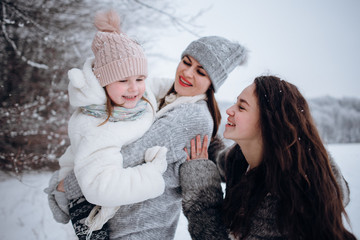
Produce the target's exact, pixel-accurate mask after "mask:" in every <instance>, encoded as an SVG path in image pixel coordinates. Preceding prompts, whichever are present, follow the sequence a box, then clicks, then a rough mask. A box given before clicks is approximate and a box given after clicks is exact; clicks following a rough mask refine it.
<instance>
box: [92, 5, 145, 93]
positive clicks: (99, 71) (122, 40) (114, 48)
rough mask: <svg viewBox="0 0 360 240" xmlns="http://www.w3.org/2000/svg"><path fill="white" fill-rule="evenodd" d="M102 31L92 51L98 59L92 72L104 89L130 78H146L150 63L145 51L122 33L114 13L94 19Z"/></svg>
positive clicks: (100, 14) (104, 13)
mask: <svg viewBox="0 0 360 240" xmlns="http://www.w3.org/2000/svg"><path fill="white" fill-rule="evenodd" d="M94 23H95V26H96V28H97V29H98V30H99V31H98V32H97V33H96V34H95V37H94V40H93V42H92V45H91V49H92V51H93V53H94V55H95V61H94V66H93V71H94V74H95V76H96V78H97V79H98V80H99V82H100V85H101V86H102V87H104V86H106V85H108V84H110V83H113V82H116V81H119V80H121V79H124V78H126V77H130V76H136V75H144V76H145V77H147V74H148V72H147V59H146V57H145V54H144V51H143V49H142V47H141V46H140V45H139V44H138V43H137V42H135V41H134V40H132V39H130V38H129V37H128V36H127V35H126V34H125V33H122V32H121V30H120V18H119V16H118V14H117V13H116V12H114V11H112V10H110V11H107V12H100V13H98V14H96V16H95V22H94Z"/></svg>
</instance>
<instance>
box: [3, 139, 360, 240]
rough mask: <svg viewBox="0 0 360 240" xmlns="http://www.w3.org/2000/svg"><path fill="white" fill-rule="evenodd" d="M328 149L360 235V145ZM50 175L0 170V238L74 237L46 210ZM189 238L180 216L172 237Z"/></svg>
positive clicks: (42, 239)
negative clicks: (344, 181) (347, 192)
mask: <svg viewBox="0 0 360 240" xmlns="http://www.w3.org/2000/svg"><path fill="white" fill-rule="evenodd" d="M328 149H329V150H330V152H331V154H332V155H333V157H334V158H335V159H336V161H337V163H338V164H339V166H340V169H341V170H342V173H343V175H344V176H345V178H346V179H347V181H348V182H349V185H350V191H351V195H350V198H351V201H350V204H349V205H348V206H347V207H346V211H347V213H348V215H349V217H350V221H351V223H352V229H353V232H354V233H355V235H356V237H357V238H360V174H359V172H358V171H359V169H360V144H333V145H329V146H328ZM50 176H51V173H50V172H41V173H32V174H26V175H23V176H18V177H15V176H9V175H7V174H5V173H3V172H0V191H1V192H2V196H1V198H0V218H1V222H2V223H1V224H0V239H2V240H19V239H28V240H45V239H47V240H62V239H69V240H71V239H76V238H75V237H74V234H73V229H72V227H71V225H70V224H67V225H63V224H59V223H56V222H55V220H54V219H53V217H52V214H51V212H50V210H49V207H48V204H47V196H46V195H45V194H44V192H43V189H44V188H45V187H46V186H47V182H48V180H49V177H50ZM190 239H191V238H190V236H189V234H188V231H187V221H186V218H185V217H184V216H183V215H181V217H180V221H179V225H178V229H177V231H176V236H175V240H190Z"/></svg>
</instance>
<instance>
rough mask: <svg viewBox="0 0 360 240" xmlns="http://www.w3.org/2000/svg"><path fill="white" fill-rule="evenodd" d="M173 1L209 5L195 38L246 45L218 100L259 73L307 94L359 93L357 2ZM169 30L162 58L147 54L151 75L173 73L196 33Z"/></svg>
mask: <svg viewBox="0 0 360 240" xmlns="http://www.w3.org/2000/svg"><path fill="white" fill-rule="evenodd" d="M175 2H176V1H175ZM177 2H178V3H177V4H178V5H179V8H178V9H177V11H178V13H180V14H183V15H186V14H190V15H191V14H195V13H196V12H198V11H199V10H200V9H209V10H208V11H206V12H205V13H204V14H203V15H202V16H201V17H199V18H198V19H197V20H196V22H195V23H196V25H199V26H201V28H199V29H198V30H197V34H198V35H199V36H207V35H219V36H223V37H226V38H228V39H230V40H233V41H238V42H239V43H241V44H243V45H244V46H246V47H247V48H248V49H249V50H250V58H249V61H248V64H247V65H246V66H244V67H239V68H237V69H236V70H235V71H234V72H233V73H232V74H230V76H229V79H228V81H227V82H225V84H224V85H223V86H222V88H221V89H220V91H219V92H218V94H217V98H218V100H229V101H234V100H235V98H236V96H237V95H238V94H239V93H240V92H241V90H242V89H243V88H244V87H245V86H247V85H249V84H250V83H251V82H252V81H253V79H254V78H255V77H256V76H259V75H261V74H275V75H277V76H279V77H281V78H283V79H285V80H287V81H289V82H291V83H293V84H295V85H296V86H298V87H299V89H300V91H301V92H302V93H303V94H304V95H305V97H307V98H313V97H320V96H325V95H330V96H333V97H346V96H347V97H359V96H360V94H359V92H360V74H359V67H360V1H359V0H301V1H300V0H298V1H295V0H271V1H270V0H246V1H245V0H224V1H218V0H206V1H205V0H196V1H177ZM179 3H180V4H179ZM166 35H167V36H164V37H161V40H160V41H158V42H157V45H156V47H155V49H156V51H157V52H161V53H162V54H165V55H166V58H150V74H151V75H153V76H162V77H172V78H173V77H174V75H175V69H176V66H177V64H178V60H179V57H180V55H181V52H182V51H183V50H184V49H185V47H186V46H187V45H188V44H189V43H190V42H191V41H192V40H195V39H197V38H198V37H196V36H194V35H191V34H189V33H187V32H179V31H174V32H173V33H167V34H166ZM152 51H153V50H152ZM150 53H151V51H150Z"/></svg>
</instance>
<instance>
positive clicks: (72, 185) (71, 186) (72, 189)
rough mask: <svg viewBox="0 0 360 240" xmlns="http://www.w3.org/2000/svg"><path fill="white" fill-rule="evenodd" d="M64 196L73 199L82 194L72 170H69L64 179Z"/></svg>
mask: <svg viewBox="0 0 360 240" xmlns="http://www.w3.org/2000/svg"><path fill="white" fill-rule="evenodd" d="M64 188H65V196H66V198H67V199H69V200H71V199H75V198H79V197H81V196H83V193H82V191H81V188H80V186H79V183H78V181H77V179H76V177H75V173H74V171H71V172H70V173H69V174H68V175H67V176H66V178H65V179H64Z"/></svg>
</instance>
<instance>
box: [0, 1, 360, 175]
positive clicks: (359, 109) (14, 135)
mask: <svg viewBox="0 0 360 240" xmlns="http://www.w3.org/2000/svg"><path fill="white" fill-rule="evenodd" d="M109 8H113V9H115V10H116V11H118V12H119V14H120V16H121V19H122V29H123V30H124V31H125V32H127V33H128V35H130V36H131V37H134V36H135V38H136V40H137V41H138V42H140V43H141V44H142V45H143V46H144V48H145V49H150V48H151V44H152V42H153V41H156V39H157V38H159V37H161V35H164V34H166V29H169V28H176V29H178V30H179V31H187V32H190V33H193V32H194V29H196V26H194V25H193V23H194V20H196V17H197V16H199V15H200V14H202V13H203V12H201V11H200V12H199V13H198V15H197V16H186V15H185V16H184V15H179V13H178V12H176V2H174V1H171V0H147V1H146V0H143V1H141V0H118V1H110V0H103V1H101V0H61V1H56V0H15V1H10V0H0V24H1V34H0V64H1V66H0V76H1V79H0V99H1V105H0V116H1V120H0V125H1V132H0V170H4V171H10V172H14V173H19V172H23V171H28V170H54V169H57V168H58V163H57V158H58V157H59V156H61V154H62V153H63V152H64V151H65V148H66V147H67V146H68V144H69V140H68V137H67V121H68V119H69V117H70V115H71V112H72V109H70V107H69V104H68V98H67V82H68V80H67V75H66V74H67V71H68V70H69V69H70V68H72V67H81V66H82V64H83V61H84V59H85V58H86V57H88V56H91V54H92V53H91V48H90V45H91V41H92V38H93V36H94V34H95V28H94V27H93V24H92V20H93V17H94V13H95V12H96V11H98V10H106V9H109ZM194 35H196V34H194ZM158 54H159V55H161V53H158ZM309 102H310V106H311V109H312V113H313V116H314V118H315V121H316V123H317V125H318V127H319V130H320V133H321V135H322V137H323V139H324V141H325V142H327V143H349V142H360V99H354V98H346V99H335V98H331V97H324V98H318V99H311V100H310V101H309ZM228 106H229V104H228V103H220V107H221V109H222V112H225V109H226V107H228ZM223 116H225V115H223ZM223 118H224V119H225V117H223ZM222 125H223V126H224V124H222ZM222 131H223V130H222V129H220V132H222Z"/></svg>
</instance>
